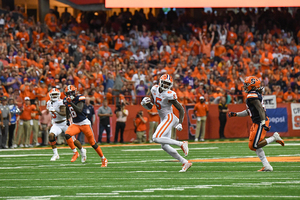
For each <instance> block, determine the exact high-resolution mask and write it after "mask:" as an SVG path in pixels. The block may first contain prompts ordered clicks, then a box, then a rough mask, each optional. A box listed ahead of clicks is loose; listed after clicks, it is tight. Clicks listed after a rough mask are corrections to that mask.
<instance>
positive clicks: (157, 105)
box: [155, 97, 162, 110]
mask: <svg viewBox="0 0 300 200" xmlns="http://www.w3.org/2000/svg"><path fill="white" fill-rule="evenodd" d="M161 100H162V99H161V98H158V97H156V99H155V105H156V107H157V110H160V109H161V105H160V103H159V102H158V101H161Z"/></svg>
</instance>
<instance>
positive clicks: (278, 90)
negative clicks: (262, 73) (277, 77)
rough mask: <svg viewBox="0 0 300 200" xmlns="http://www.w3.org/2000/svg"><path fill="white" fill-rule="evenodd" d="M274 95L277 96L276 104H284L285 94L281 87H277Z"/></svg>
mask: <svg viewBox="0 0 300 200" xmlns="http://www.w3.org/2000/svg"><path fill="white" fill-rule="evenodd" d="M273 95H276V102H277V103H282V102H283V92H282V91H281V87H280V86H279V85H276V86H275V91H274V92H273Z"/></svg>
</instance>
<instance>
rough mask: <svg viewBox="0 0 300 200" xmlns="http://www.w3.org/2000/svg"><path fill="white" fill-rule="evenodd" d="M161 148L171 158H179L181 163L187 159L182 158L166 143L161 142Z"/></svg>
mask: <svg viewBox="0 0 300 200" xmlns="http://www.w3.org/2000/svg"><path fill="white" fill-rule="evenodd" d="M161 148H162V149H163V150H164V151H166V152H167V153H168V154H170V155H171V156H172V157H173V158H175V159H177V160H179V162H181V163H182V164H184V163H187V162H188V161H187V160H186V159H184V158H183V157H182V156H181V155H179V153H178V152H177V151H176V150H175V149H174V148H173V147H171V146H170V145H168V144H162V145H161Z"/></svg>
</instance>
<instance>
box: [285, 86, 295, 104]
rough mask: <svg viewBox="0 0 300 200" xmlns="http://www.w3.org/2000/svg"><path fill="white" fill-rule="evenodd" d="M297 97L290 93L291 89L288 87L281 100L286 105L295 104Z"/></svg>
mask: <svg viewBox="0 0 300 200" xmlns="http://www.w3.org/2000/svg"><path fill="white" fill-rule="evenodd" d="M296 99H297V95H296V94H295V93H294V92H293V91H292V88H291V87H289V88H288V91H287V92H285V93H284V94H283V100H284V102H286V103H292V102H296Z"/></svg>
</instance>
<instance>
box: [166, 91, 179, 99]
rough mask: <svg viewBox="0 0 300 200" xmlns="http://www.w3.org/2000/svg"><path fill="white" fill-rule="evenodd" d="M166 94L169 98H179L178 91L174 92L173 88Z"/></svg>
mask: <svg viewBox="0 0 300 200" xmlns="http://www.w3.org/2000/svg"><path fill="white" fill-rule="evenodd" d="M166 96H167V98H168V100H176V99H177V94H176V92H174V91H172V90H169V91H167V95H166Z"/></svg>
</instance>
